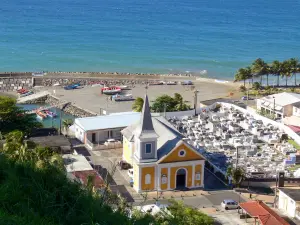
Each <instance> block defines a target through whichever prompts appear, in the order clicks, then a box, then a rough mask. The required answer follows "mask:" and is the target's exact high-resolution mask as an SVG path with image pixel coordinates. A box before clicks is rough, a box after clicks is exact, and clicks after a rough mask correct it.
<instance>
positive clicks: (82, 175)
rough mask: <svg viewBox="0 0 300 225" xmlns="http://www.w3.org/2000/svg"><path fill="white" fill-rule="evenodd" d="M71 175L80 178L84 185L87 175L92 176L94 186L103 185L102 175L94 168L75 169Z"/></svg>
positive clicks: (99, 186)
mask: <svg viewBox="0 0 300 225" xmlns="http://www.w3.org/2000/svg"><path fill="white" fill-rule="evenodd" d="M73 175H74V176H75V177H77V178H78V179H80V180H81V182H82V183H83V184H84V185H87V182H88V177H89V176H93V177H94V187H95V188H101V187H103V185H104V181H103V179H102V177H101V176H100V175H99V174H98V173H97V172H96V171H95V170H86V171H75V172H73Z"/></svg>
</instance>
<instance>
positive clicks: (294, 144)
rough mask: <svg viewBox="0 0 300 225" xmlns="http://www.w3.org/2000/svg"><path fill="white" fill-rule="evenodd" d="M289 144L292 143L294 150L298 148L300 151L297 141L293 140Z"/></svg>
mask: <svg viewBox="0 0 300 225" xmlns="http://www.w3.org/2000/svg"><path fill="white" fill-rule="evenodd" d="M288 143H290V144H291V145H293V146H294V148H296V149H297V150H298V149H300V145H299V144H298V143H297V142H296V141H294V140H292V139H289V140H288Z"/></svg>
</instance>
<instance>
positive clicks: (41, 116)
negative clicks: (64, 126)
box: [36, 110, 47, 120]
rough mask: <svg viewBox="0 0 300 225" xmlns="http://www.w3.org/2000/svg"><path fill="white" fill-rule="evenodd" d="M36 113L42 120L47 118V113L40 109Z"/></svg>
mask: <svg viewBox="0 0 300 225" xmlns="http://www.w3.org/2000/svg"><path fill="white" fill-rule="evenodd" d="M36 115H37V117H38V118H39V119H42V120H43V119H45V118H47V114H46V113H44V112H42V111H39V110H37V111H36Z"/></svg>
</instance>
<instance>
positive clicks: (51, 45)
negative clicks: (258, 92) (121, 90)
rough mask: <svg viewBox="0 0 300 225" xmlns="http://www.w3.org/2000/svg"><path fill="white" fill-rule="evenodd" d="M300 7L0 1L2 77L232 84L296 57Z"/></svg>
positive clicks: (180, 1) (169, 0)
mask: <svg viewBox="0 0 300 225" xmlns="http://www.w3.org/2000/svg"><path fill="white" fill-rule="evenodd" d="M299 21H300V1H298V0H285V1H279V0H264V1H262V0H251V1H243V0H151V1H149V0H105V1H104V0H89V1H87V0H1V4H0V53H1V54H0V71H42V70H43V71H118V72H145V73H152V72H159V73H172V72H184V71H192V72H195V73H198V74H200V75H201V76H206V77H218V78H224V79H228V78H232V77H233V74H234V72H235V71H236V70H237V69H238V68H239V67H243V66H246V65H248V64H249V63H251V62H252V61H253V60H254V59H256V58H258V57H261V58H263V59H265V60H267V61H272V60H275V59H278V60H283V59H287V58H290V57H299V55H300V25H299V24H300V22H299Z"/></svg>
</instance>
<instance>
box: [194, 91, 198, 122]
mask: <svg viewBox="0 0 300 225" xmlns="http://www.w3.org/2000/svg"><path fill="white" fill-rule="evenodd" d="M197 94H198V91H197V90H195V91H194V109H195V116H196V115H197Z"/></svg>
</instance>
